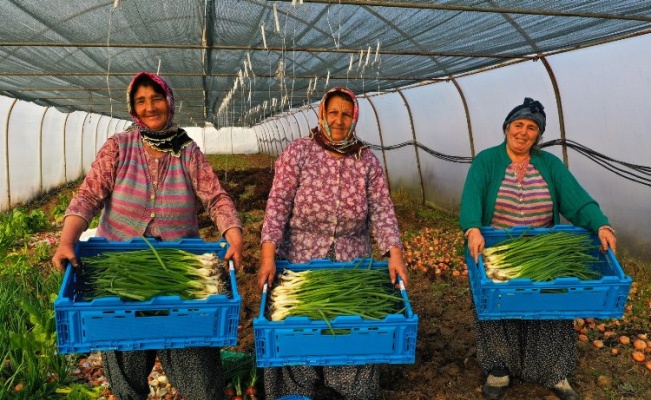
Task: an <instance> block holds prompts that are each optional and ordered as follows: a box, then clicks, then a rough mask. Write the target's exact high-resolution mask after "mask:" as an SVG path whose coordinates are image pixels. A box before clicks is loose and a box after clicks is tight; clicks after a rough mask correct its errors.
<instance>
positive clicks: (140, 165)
mask: <svg viewBox="0 0 651 400" xmlns="http://www.w3.org/2000/svg"><path fill="white" fill-rule="evenodd" d="M127 104H128V107H129V113H130V114H131V117H132V118H133V122H134V123H133V125H132V126H131V127H130V128H129V129H128V130H127V131H126V132H121V133H117V134H115V135H113V136H112V137H110V138H108V140H107V141H106V142H105V143H104V145H103V146H102V148H101V149H100V150H99V152H98V153H97V156H96V158H95V160H94V162H93V163H92V166H91V170H90V171H89V173H88V175H87V176H86V177H85V179H84V182H83V183H82V184H81V186H80V187H79V190H78V191H77V193H76V194H75V196H74V198H73V199H72V201H71V202H70V205H69V206H68V208H67V210H66V213H65V218H64V222H63V230H62V232H61V238H60V243H59V246H58V248H57V250H56V253H55V254H54V256H53V259H52V262H53V263H54V265H55V266H56V267H57V268H58V269H59V270H61V271H63V270H64V263H65V261H69V262H70V263H71V264H72V265H73V266H74V267H77V266H78V265H79V261H78V260H77V259H76V257H75V253H74V246H75V243H76V242H77V241H78V240H79V237H80V236H81V234H82V232H83V231H84V230H86V228H87V227H88V225H89V223H90V221H91V220H92V219H93V217H94V216H95V215H97V214H99V213H100V212H101V216H100V221H99V225H98V227H97V234H98V236H101V237H105V238H107V239H108V240H111V241H124V240H129V239H131V238H133V237H140V236H142V235H144V236H148V237H154V238H156V239H157V240H164V241H176V240H179V239H181V238H186V237H199V227H198V222H197V215H196V202H197V200H199V201H201V202H202V203H203V205H204V208H205V209H206V210H207V212H208V214H209V215H210V217H211V219H212V220H213V222H214V223H215V224H216V225H217V227H218V229H219V231H220V232H221V234H222V235H223V236H224V237H225V238H226V240H227V241H228V243H229V249H228V251H227V252H226V254H225V256H224V258H225V259H227V260H229V259H233V261H234V262H235V266H236V268H239V267H240V262H241V259H242V231H241V227H242V224H241V222H240V220H239V218H238V216H237V212H236V210H235V206H234V204H233V201H232V200H231V198H230V197H229V196H228V194H227V193H226V192H225V191H224V190H223V189H222V187H221V185H220V184H219V180H218V179H217V176H216V175H215V173H214V171H213V169H212V167H211V165H210V164H209V163H208V161H207V160H206V157H205V155H204V154H203V153H202V152H201V149H199V147H198V146H197V145H196V143H195V142H194V141H193V140H192V139H191V138H190V137H189V136H188V134H187V133H186V132H185V131H184V130H183V129H181V128H179V127H178V125H176V124H175V123H174V94H173V92H172V89H171V88H170V87H169V85H168V84H167V82H166V81H165V80H163V79H162V78H160V77H159V76H157V75H154V74H150V73H147V72H141V73H139V74H137V75H136V76H135V77H134V78H133V80H132V81H131V84H130V85H129V88H128V91H127ZM156 356H158V357H159V359H160V361H161V364H162V366H163V368H164V370H165V373H166V374H167V376H168V377H169V378H170V381H171V382H173V384H174V385H175V386H176V387H177V388H178V389H179V391H180V392H181V393H182V394H183V396H184V397H185V398H186V399H192V400H214V399H219V398H221V397H222V396H223V390H224V379H223V375H222V370H221V358H220V349H219V348H216V347H191V348H185V349H172V350H159V351H155V350H151V351H128V352H122V351H109V352H104V353H102V360H103V363H104V372H105V374H106V376H107V378H108V380H109V383H110V385H111V391H112V392H113V394H114V395H116V396H117V398H118V399H120V400H142V399H146V398H147V396H148V394H149V385H148V382H147V377H148V375H149V373H150V372H151V370H152V367H153V366H154V362H155V360H156Z"/></svg>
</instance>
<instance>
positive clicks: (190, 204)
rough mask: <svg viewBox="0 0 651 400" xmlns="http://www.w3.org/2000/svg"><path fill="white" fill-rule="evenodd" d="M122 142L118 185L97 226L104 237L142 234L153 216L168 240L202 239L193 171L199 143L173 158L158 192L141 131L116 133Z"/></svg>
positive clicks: (117, 175)
mask: <svg viewBox="0 0 651 400" xmlns="http://www.w3.org/2000/svg"><path fill="white" fill-rule="evenodd" d="M114 138H116V139H117V141H118V143H119V156H118V165H117V173H116V177H115V186H114V189H113V192H112V194H111V197H110V198H109V199H107V201H106V203H105V205H104V210H103V212H102V215H101V217H100V222H99V226H98V228H97V234H98V236H101V237H104V238H106V239H108V240H112V241H124V240H129V239H131V238H133V237H140V236H141V235H143V234H144V233H145V230H146V229H147V226H148V225H149V223H150V222H151V221H152V220H154V219H155V220H156V223H157V225H158V227H159V228H160V234H161V238H162V239H163V240H165V241H170V240H179V239H181V238H184V237H198V236H199V227H198V222H197V215H196V197H195V195H194V189H193V187H192V179H191V178H190V174H189V172H188V165H189V162H190V155H191V154H192V150H193V148H194V146H196V144H195V143H194V142H192V144H191V145H189V146H187V147H185V148H184V149H183V150H182V151H181V155H180V157H173V156H171V155H169V154H166V155H165V157H169V166H168V169H167V171H163V173H162V176H164V177H165V179H164V180H162V181H161V182H159V184H158V191H154V187H153V185H152V181H151V175H150V172H149V171H148V168H147V160H146V159H145V154H144V152H145V149H144V147H143V143H142V141H141V140H140V134H139V133H138V132H137V131H136V130H131V131H127V132H122V133H118V134H116V135H115V136H114Z"/></svg>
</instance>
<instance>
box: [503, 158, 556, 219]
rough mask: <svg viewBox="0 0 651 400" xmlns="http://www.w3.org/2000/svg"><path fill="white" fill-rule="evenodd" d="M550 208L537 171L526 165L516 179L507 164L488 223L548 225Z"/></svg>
mask: <svg viewBox="0 0 651 400" xmlns="http://www.w3.org/2000/svg"><path fill="white" fill-rule="evenodd" d="M553 208H554V204H553V203H552V198H551V195H550V194H549V188H548V187H547V182H545V180H544V179H543V178H542V176H541V175H540V172H539V171H538V170H537V169H536V168H535V167H534V166H533V165H531V164H529V165H528V167H527V172H526V174H525V176H524V179H523V180H522V182H518V179H517V177H516V172H515V170H514V169H513V164H511V165H509V167H508V168H507V169H506V174H505V175H504V179H503V180H502V185H501V186H500V189H499V191H498V192H497V201H496V202H495V213H494V214H493V221H492V225H493V227H495V228H508V227H512V226H535V227H549V226H551V225H552V222H553Z"/></svg>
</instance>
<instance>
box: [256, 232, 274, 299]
mask: <svg viewBox="0 0 651 400" xmlns="http://www.w3.org/2000/svg"><path fill="white" fill-rule="evenodd" d="M261 253H262V256H261V259H260V269H259V270H258V287H259V288H260V290H262V289H263V288H264V284H265V283H266V284H267V287H269V288H270V287H271V285H273V283H274V278H275V277H276V245H275V244H273V243H270V242H264V243H262V251H261Z"/></svg>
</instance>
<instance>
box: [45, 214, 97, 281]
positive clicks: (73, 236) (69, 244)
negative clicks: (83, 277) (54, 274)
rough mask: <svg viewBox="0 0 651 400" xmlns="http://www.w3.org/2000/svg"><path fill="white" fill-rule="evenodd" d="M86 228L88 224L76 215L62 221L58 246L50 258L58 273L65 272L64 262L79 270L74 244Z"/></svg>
mask: <svg viewBox="0 0 651 400" xmlns="http://www.w3.org/2000/svg"><path fill="white" fill-rule="evenodd" d="M86 228H88V223H87V222H86V220H85V219H83V218H82V217H80V216H78V215H68V216H66V217H65V218H64V219H63V229H62V230H61V237H60V238H59V246H58V247H57V249H56V251H55V252H54V255H53V256H52V264H54V266H55V267H56V269H58V270H59V271H60V272H65V271H66V266H65V262H66V261H69V262H70V264H72V266H73V267H74V268H79V260H77V256H76V255H75V244H76V243H77V241H78V240H79V237H80V236H81V234H82V232H84V231H85V230H86Z"/></svg>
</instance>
